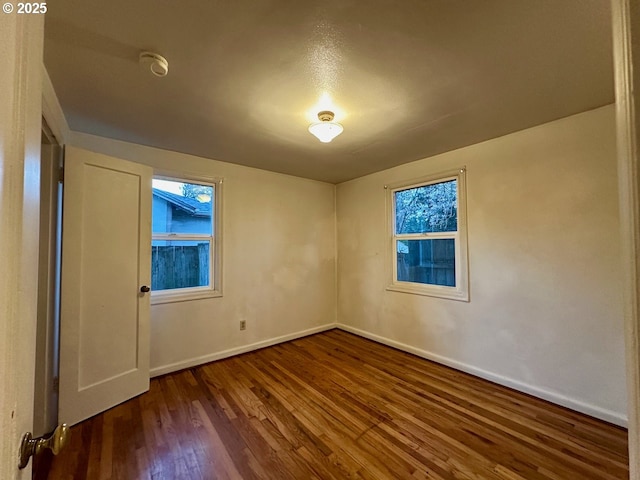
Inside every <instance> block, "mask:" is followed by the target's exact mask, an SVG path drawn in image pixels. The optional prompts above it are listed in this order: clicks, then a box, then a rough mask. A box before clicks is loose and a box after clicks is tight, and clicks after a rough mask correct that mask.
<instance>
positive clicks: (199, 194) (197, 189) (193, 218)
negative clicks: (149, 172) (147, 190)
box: [152, 179, 214, 235]
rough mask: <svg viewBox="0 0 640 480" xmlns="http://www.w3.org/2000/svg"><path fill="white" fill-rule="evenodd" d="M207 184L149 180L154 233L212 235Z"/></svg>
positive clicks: (209, 197) (209, 195) (210, 201)
mask: <svg viewBox="0 0 640 480" xmlns="http://www.w3.org/2000/svg"><path fill="white" fill-rule="evenodd" d="M213 188H214V187H212V186H211V185H199V184H197V183H183V182H175V181H172V180H160V179H154V180H153V210H152V212H153V213H152V221H153V222H152V223H153V232H154V233H201V234H206V235H211V234H212V225H213V222H212V221H211V220H212V212H213V198H214V195H213V193H214V192H213Z"/></svg>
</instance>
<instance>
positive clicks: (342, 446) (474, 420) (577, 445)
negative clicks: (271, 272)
mask: <svg viewBox="0 0 640 480" xmlns="http://www.w3.org/2000/svg"><path fill="white" fill-rule="evenodd" d="M627 461H628V460H627V435H626V431H625V430H624V429H621V428H618V427H615V426H612V425H609V424H606V423H604V422H600V421H598V420H595V419H592V418H590V417H587V416H584V415H581V414H578V413H575V412H572V411H569V410H567V409H564V408H561V407H558V406H555V405H552V404H550V403H547V402H545V401H542V400H538V399H536V398H533V397H530V396H528V395H524V394H521V393H518V392H515V391H513V390H510V389H507V388H504V387H500V386H497V385H495V384H492V383H489V382H486V381H484V380H480V379H478V378H475V377H473V376H470V375H466V374H464V373H460V372H458V371H456V370H452V369H449V368H446V367H443V366H440V365H437V364H435V363H432V362H429V361H426V360H423V359H421V358H418V357H415V356H413V355H409V354H405V353H402V352H399V351H397V350H394V349H392V348H388V347H386V346H383V345H379V344H376V343H374V342H371V341H368V340H365V339H362V338H359V337H356V336H354V335H351V334H349V333H345V332H343V331H340V330H332V331H329V332H325V333H321V334H318V335H314V336H311V337H306V338H303V339H300V340H295V341H292V342H288V343H284V344H281V345H277V346H274V347H270V348H265V349H263V350H259V351H256V352H252V353H247V354H244V355H241V356H237V357H234V358H229V359H226V360H221V361H218V362H214V363H211V364H208V365H204V366H201V367H198V368H192V369H189V370H185V371H182V372H178V373H175V374H171V375H166V376H163V377H160V378H155V379H152V381H151V389H150V391H149V392H148V393H146V394H144V395H141V396H139V397H137V398H135V399H132V400H130V401H128V402H126V403H123V404H122V405H119V406H117V407H115V408H113V409H111V410H109V411H107V412H105V413H103V414H101V415H98V416H96V417H94V418H92V419H90V420H88V421H86V422H83V423H82V424H80V425H77V426H75V427H73V428H72V439H71V445H70V446H69V447H68V448H67V449H66V451H63V452H62V453H61V455H60V456H59V457H56V458H55V459H54V460H53V462H52V466H51V472H50V475H49V479H51V480H54V479H84V478H87V479H91V480H94V479H105V480H106V479H127V480H131V479H148V478H152V479H189V480H191V479H214V478H224V479H226V478H232V479H255V478H265V479H278V480H285V479H305V480H306V479H323V480H324V479H332V478H336V479H338V478H363V479H377V480H380V479H391V478H410V479H474V480H477V479H501V480H507V479H519V480H522V479H526V480H537V479H571V480H583V479H624V478H628V467H627Z"/></svg>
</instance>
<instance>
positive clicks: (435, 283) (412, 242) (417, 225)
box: [387, 169, 469, 301]
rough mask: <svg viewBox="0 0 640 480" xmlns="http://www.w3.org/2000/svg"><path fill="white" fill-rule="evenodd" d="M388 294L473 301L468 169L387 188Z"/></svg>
mask: <svg viewBox="0 0 640 480" xmlns="http://www.w3.org/2000/svg"><path fill="white" fill-rule="evenodd" d="M387 205H388V206H389V207H390V208H389V209H388V210H389V219H388V222H389V231H390V245H389V251H390V257H391V258H390V264H391V266H390V267H391V268H390V271H391V282H390V285H389V287H388V289H389V290H396V291H401V292H406V293H416V294H420V295H430V296H434V297H442V298H450V299H454V300H464V301H468V300H469V275H468V262H467V215H466V186H465V169H459V170H455V171H452V172H446V173H443V174H439V175H435V176H431V177H425V178H422V179H418V180H413V181H410V182H403V183H399V184H395V185H391V186H388V187H387Z"/></svg>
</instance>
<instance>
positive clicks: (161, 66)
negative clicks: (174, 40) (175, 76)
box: [139, 52, 169, 77]
mask: <svg viewBox="0 0 640 480" xmlns="http://www.w3.org/2000/svg"><path fill="white" fill-rule="evenodd" d="M139 61H140V65H142V66H143V67H145V68H148V69H149V70H151V73H153V74H154V75H155V76H156V77H164V76H166V75H167V73H169V62H167V59H166V58H164V57H163V56H162V55H160V54H158V53H153V52H140V57H139Z"/></svg>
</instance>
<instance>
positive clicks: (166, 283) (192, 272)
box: [151, 240, 211, 291]
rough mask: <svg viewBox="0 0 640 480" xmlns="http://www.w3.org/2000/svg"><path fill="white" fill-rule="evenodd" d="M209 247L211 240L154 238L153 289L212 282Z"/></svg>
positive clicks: (198, 285) (201, 284)
mask: <svg viewBox="0 0 640 480" xmlns="http://www.w3.org/2000/svg"><path fill="white" fill-rule="evenodd" d="M210 249H211V245H210V242H207V241H202V240H197V241H187V240H153V242H152V244H151V289H152V290H154V291H157V290H169V289H172V288H189V287H207V286H209V258H210V256H209V251H210Z"/></svg>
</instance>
